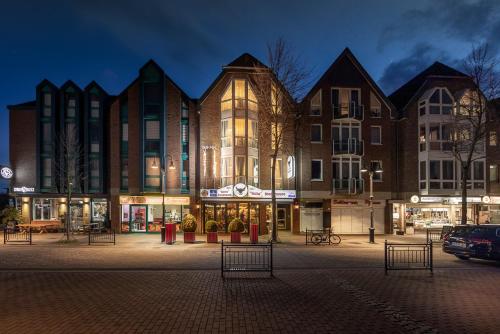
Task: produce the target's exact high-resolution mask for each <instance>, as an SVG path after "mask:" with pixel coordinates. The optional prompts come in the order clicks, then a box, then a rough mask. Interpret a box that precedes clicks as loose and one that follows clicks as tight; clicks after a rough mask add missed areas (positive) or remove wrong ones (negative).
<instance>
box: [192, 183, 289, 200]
mask: <svg viewBox="0 0 500 334" xmlns="http://www.w3.org/2000/svg"><path fill="white" fill-rule="evenodd" d="M271 195H272V190H262V189H259V188H257V187H254V186H247V185H245V184H243V183H238V184H236V185H235V186H234V187H233V186H226V187H224V188H220V189H201V191H200V196H201V197H222V198H224V197H240V198H243V197H248V198H271V197H272V196H271ZM275 195H276V198H279V199H285V198H288V199H293V198H296V197H297V194H296V192H295V190H275Z"/></svg>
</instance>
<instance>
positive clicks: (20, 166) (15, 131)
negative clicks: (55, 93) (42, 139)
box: [9, 107, 37, 187]
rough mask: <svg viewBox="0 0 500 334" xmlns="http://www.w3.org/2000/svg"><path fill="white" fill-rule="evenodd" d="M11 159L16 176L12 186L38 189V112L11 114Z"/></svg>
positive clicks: (13, 111) (28, 110)
mask: <svg viewBox="0 0 500 334" xmlns="http://www.w3.org/2000/svg"><path fill="white" fill-rule="evenodd" d="M9 129H10V130H9V158H10V163H11V167H12V170H13V171H14V176H13V178H12V181H11V186H26V187H36V186H37V178H36V142H37V141H36V133H37V130H36V110H35V108H34V107H33V108H25V109H14V110H10V113H9Z"/></svg>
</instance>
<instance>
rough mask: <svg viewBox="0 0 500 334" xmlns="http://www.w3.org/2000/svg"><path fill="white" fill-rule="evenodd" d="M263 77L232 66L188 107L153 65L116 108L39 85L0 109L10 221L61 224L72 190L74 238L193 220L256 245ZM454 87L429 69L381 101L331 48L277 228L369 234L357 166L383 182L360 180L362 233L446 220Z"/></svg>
mask: <svg viewBox="0 0 500 334" xmlns="http://www.w3.org/2000/svg"><path fill="white" fill-rule="evenodd" d="M266 70H267V68H266V66H265V65H264V64H263V63H262V62H260V61H259V60H258V59H256V58H255V57H253V56H251V55H249V54H243V55H241V56H240V57H238V58H236V59H235V60H233V61H232V62H230V63H229V64H228V65H226V66H224V67H223V68H222V70H221V72H220V74H219V76H218V77H217V78H216V79H215V80H214V82H213V83H212V84H211V85H210V87H208V88H207V90H206V91H205V93H204V94H203V95H202V96H201V97H200V98H199V99H192V98H190V97H189V96H187V94H186V93H184V92H183V90H182V89H181V88H180V87H179V86H178V85H176V84H175V82H174V81H173V80H172V79H171V78H170V77H169V76H168V75H167V74H166V73H165V72H164V71H163V70H162V69H161V68H160V67H159V66H158V65H157V64H156V63H155V62H154V61H149V62H147V63H146V64H145V65H144V66H143V67H142V68H141V69H140V70H139V74H138V76H137V78H136V79H135V80H133V81H132V83H131V84H130V85H129V86H128V87H126V88H125V89H124V90H123V91H122V92H121V93H119V94H118V95H117V96H110V95H109V94H107V93H106V92H105V91H104V90H103V89H102V88H101V87H100V86H99V85H98V84H97V83H95V82H91V83H90V84H89V85H88V86H86V87H84V88H83V89H82V88H80V87H78V86H77V85H76V84H75V83H73V82H71V81H68V82H66V83H64V84H63V85H62V86H61V87H56V86H55V85H54V84H52V83H51V82H49V81H48V80H43V81H42V82H41V83H40V84H39V85H38V86H37V87H36V95H35V100H34V101H29V102H26V103H22V104H18V105H11V106H9V110H10V163H11V167H12V169H13V171H14V176H13V178H12V180H11V187H10V192H11V194H12V195H14V196H15V197H16V199H17V201H16V203H17V205H18V208H19V210H20V211H21V213H22V216H23V219H24V220H25V221H26V222H29V221H33V220H54V221H57V220H62V219H63V218H64V216H65V215H66V214H67V208H68V203H67V201H68V196H67V190H68V189H71V192H72V195H71V203H69V204H70V206H69V207H70V208H71V218H72V219H71V220H72V224H73V225H74V228H75V229H82V228H83V226H84V225H88V224H97V225H99V224H108V225H109V226H112V227H113V228H114V229H116V230H117V231H121V232H157V231H159V227H160V225H161V224H162V221H163V219H164V218H165V219H166V220H171V221H174V222H179V221H180V220H181V219H182V217H183V216H184V215H185V214H186V213H192V214H194V215H195V216H196V217H197V219H198V221H199V222H200V223H201V224H198V230H199V232H204V227H203V226H204V224H203V223H204V222H205V221H207V220H209V219H214V220H216V221H217V223H218V225H219V229H220V230H221V231H225V230H226V228H227V225H228V223H229V221H230V220H231V219H233V218H235V217H239V218H241V219H242V220H243V221H244V223H245V225H246V224H249V223H257V224H259V226H260V232H261V233H267V231H268V223H269V222H270V220H271V218H270V216H271V214H270V213H271V205H270V202H271V199H270V197H271V196H270V189H271V173H270V171H271V159H270V153H271V151H272V145H273V143H272V140H271V138H266V137H263V136H262V134H263V133H267V132H268V131H266V130H268V127H269V126H270V124H269V122H267V121H265V119H264V118H263V114H262V110H263V109H264V107H263V105H262V101H259V94H258V93H257V91H256V84H257V80H256V74H257V72H259V75H262V73H266ZM468 85H470V79H469V78H467V76H465V75H464V74H463V73H460V72H459V71H456V70H454V69H451V68H449V67H447V66H445V65H443V64H439V63H436V64H434V65H432V66H431V67H429V68H428V69H426V70H425V71H423V72H422V73H420V74H419V75H417V76H416V77H415V78H413V79H412V80H410V81H409V82H408V83H407V84H405V85H404V86H402V87H401V88H400V89H398V90H397V91H396V92H394V93H393V94H392V95H391V96H389V98H388V97H386V96H385V95H384V93H383V92H382V91H381V89H380V88H379V87H378V86H377V84H376V83H375V82H374V80H373V79H372V78H371V77H370V75H369V74H368V73H367V71H366V70H365V69H364V68H363V66H362V65H361V64H360V63H359V61H358V60H357V59H356V58H355V56H354V55H353V54H352V52H351V51H350V50H349V49H345V50H344V51H343V52H342V53H341V54H340V55H339V56H338V57H337V58H336V59H335V61H334V62H333V63H332V65H331V66H330V67H329V68H328V69H327V70H326V71H325V72H324V74H323V75H322V76H321V78H320V79H319V80H318V81H317V82H316V83H315V84H314V85H313V87H312V88H311V90H310V91H309V93H308V94H307V95H306V97H305V98H304V100H303V101H302V102H301V104H300V105H299V106H298V108H297V110H299V111H300V113H301V117H299V118H297V119H298V120H300V122H297V124H295V125H294V129H295V131H289V132H286V136H285V138H284V142H283V143H282V145H283V146H282V147H281V146H280V151H279V155H278V159H277V165H276V169H277V178H276V188H277V201H278V202H277V218H278V228H279V229H282V230H288V231H291V232H294V233H299V232H301V231H304V230H305V229H306V228H314V229H315V228H323V227H329V226H332V227H333V228H334V229H335V230H336V231H337V232H338V233H345V234H360V233H368V227H369V225H370V218H369V217H370V209H369V203H370V201H369V177H368V173H363V171H364V170H365V169H368V170H379V171H380V170H381V171H382V173H375V174H374V175H373V195H374V200H373V207H374V218H375V219H374V223H375V232H376V233H390V232H392V231H393V229H398V230H402V231H408V232H409V231H411V229H412V228H413V227H415V226H416V225H419V224H420V225H422V226H434V225H439V224H442V223H450V222H451V223H454V222H455V221H456V219H457V217H459V216H460V215H461V213H460V211H459V210H458V209H457V208H458V206H457V196H458V195H457V194H458V193H459V191H460V190H459V182H458V181H457V180H458V179H459V177H458V173H457V172H456V162H453V161H452V160H453V159H451V158H449V155H447V140H446V139H445V138H446V135H445V134H446V133H447V132H446V123H447V122H448V121H447V120H446V118H447V117H449V112H450V110H451V108H452V107H453V106H454V105H455V101H456V100H457V99H459V98H460V97H459V95H460V94H462V92H463V91H464V89H466V88H467V87H468ZM260 93H261V92H260ZM496 138H497V137H496V129H492V130H491V132H490V134H489V138H488V140H487V142H486V143H485V152H486V157H485V158H482V159H478V160H477V161H476V162H475V163H474V170H473V175H472V181H471V189H470V194H469V195H470V196H471V199H470V201H471V202H474V203H475V204H471V205H470V209H469V210H468V216H469V217H470V218H471V219H477V220H479V221H485V220H486V219H490V220H494V219H496V217H497V216H498V214H497V212H500V210H499V208H498V205H497V202H499V203H500V197H498V196H497V195H500V186H499V182H498V164H499V163H500V158H498V157H499V154H498V146H497V139H496ZM486 195H491V196H489V197H485V196H486ZM486 202H488V203H486ZM163 205H164V207H165V210H164V211H162V207H163ZM457 210H458V211H457Z"/></svg>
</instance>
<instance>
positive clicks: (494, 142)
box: [489, 131, 497, 146]
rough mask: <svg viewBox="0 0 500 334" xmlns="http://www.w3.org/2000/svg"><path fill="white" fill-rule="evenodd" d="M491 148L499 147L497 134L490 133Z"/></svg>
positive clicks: (494, 132)
mask: <svg viewBox="0 0 500 334" xmlns="http://www.w3.org/2000/svg"><path fill="white" fill-rule="evenodd" d="M489 141H490V146H497V132H496V131H490V140H489Z"/></svg>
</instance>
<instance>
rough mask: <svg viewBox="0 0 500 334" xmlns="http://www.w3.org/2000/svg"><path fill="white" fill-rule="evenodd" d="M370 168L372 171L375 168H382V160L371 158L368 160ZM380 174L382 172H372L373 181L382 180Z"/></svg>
mask: <svg viewBox="0 0 500 334" xmlns="http://www.w3.org/2000/svg"><path fill="white" fill-rule="evenodd" d="M370 168H371V169H372V170H373V171H376V170H383V169H382V161H381V160H372V161H370ZM382 174H383V173H373V181H379V182H380V181H382Z"/></svg>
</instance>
